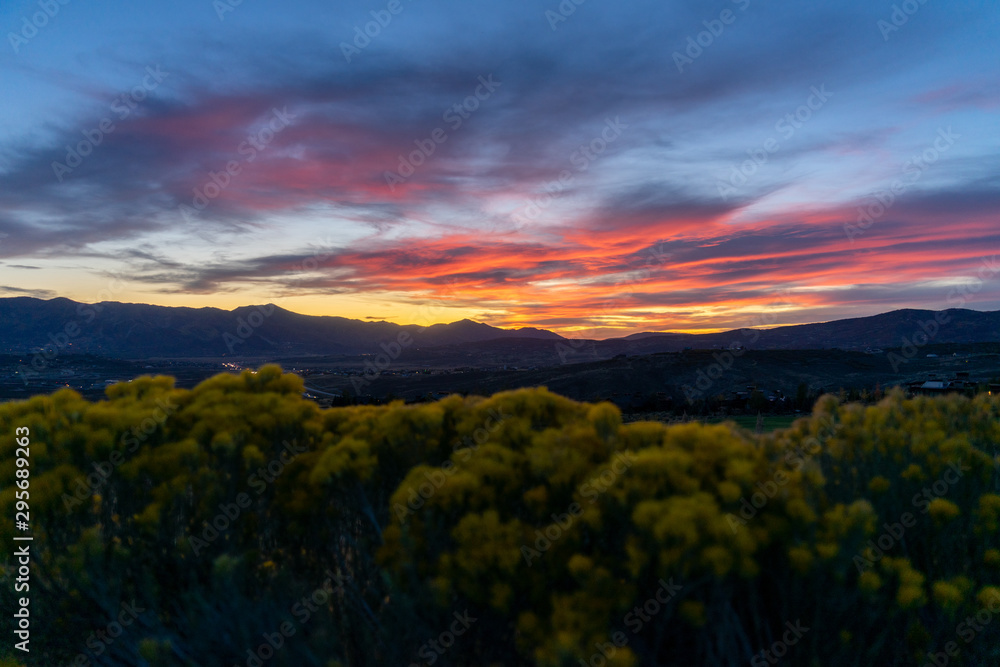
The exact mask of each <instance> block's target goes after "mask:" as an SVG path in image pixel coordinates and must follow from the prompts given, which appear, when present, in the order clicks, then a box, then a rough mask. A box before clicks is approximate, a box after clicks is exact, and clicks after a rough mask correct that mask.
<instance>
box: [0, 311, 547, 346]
mask: <svg viewBox="0 0 1000 667" xmlns="http://www.w3.org/2000/svg"><path fill="white" fill-rule="evenodd" d="M0 324H2V326H0V349H2V350H6V351H8V352H13V353H26V352H29V351H31V350H33V349H37V348H39V347H49V346H56V347H59V348H61V349H63V350H67V351H70V352H81V353H82V352H88V353H93V354H101V355H104V356H119V357H127V358H148V357H222V356H239V357H268V356H275V355H288V354H303V355H312V354H346V355H358V354H376V353H380V352H382V349H381V347H380V346H381V345H382V344H384V343H385V344H388V343H390V342H392V341H397V340H399V337H400V335H401V334H405V335H406V336H410V337H411V338H412V341H413V342H412V343H411V345H413V346H441V345H456V344H459V343H474V342H482V341H488V340H493V339H504V338H538V339H549V340H560V339H561V338H562V337H561V336H559V335H558V334H555V333H552V332H551V331H543V330H540V329H531V328H526V329H515V330H509V329H498V328H496V327H491V326H489V325H487V324H480V323H478V322H472V321H471V320H462V321H459V322H452V323H451V324H435V325H433V326H429V327H422V326H417V325H405V326H401V325H398V324H393V323H390V322H363V321H361V320H352V319H348V318H344V317H317V316H311V315H300V314H298V313H293V312H291V311H288V310H285V309H283V308H279V307H278V306H274V305H264V306H243V307H240V308H236V309H234V310H231V311H227V310H221V309H219V308H178V307H167V306H150V305H144V304H133V303H117V302H103V303H100V304H92V305H91V304H82V303H77V302H75V301H71V300H69V299H63V298H58V299H51V300H48V301H46V300H41V299H34V298H29V297H15V298H8V299H0ZM403 340H404V341H405V340H406V337H405V336H404V337H403Z"/></svg>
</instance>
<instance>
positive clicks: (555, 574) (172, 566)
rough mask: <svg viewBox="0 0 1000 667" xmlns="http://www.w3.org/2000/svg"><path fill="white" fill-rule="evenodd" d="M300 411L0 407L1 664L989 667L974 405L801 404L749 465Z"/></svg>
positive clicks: (282, 396)
mask: <svg viewBox="0 0 1000 667" xmlns="http://www.w3.org/2000/svg"><path fill="white" fill-rule="evenodd" d="M302 390H303V387H302V382H301V380H300V379H299V378H298V377H296V376H294V375H290V374H282V372H281V370H280V369H279V368H278V367H276V366H265V367H263V368H262V369H261V370H260V371H259V372H256V373H251V372H245V373H243V374H242V375H241V376H234V375H219V376H217V377H215V378H212V379H210V380H207V381H205V382H203V383H202V384H200V385H198V386H197V387H196V388H194V389H193V390H181V389H175V388H174V387H173V381H172V379H171V378H169V377H155V378H149V377H146V378H139V379H137V380H135V381H133V382H131V383H123V384H118V385H114V386H112V387H109V388H108V390H107V400H105V401H99V402H88V401H86V400H84V399H82V398H81V397H80V396H79V395H78V394H76V393H74V392H72V391H70V390H64V391H60V392H57V393H55V394H53V395H52V396H37V397H34V398H32V399H30V400H28V401H23V402H16V403H7V404H4V405H2V406H0V433H3V434H4V437H3V440H2V445H0V446H2V450H3V451H2V453H3V456H2V457H0V462H2V463H0V467H2V474H0V481H2V490H0V505H2V516H3V517H4V521H3V522H2V529H0V541H2V544H4V545H12V544H14V543H13V542H12V537H13V535H14V534H15V531H14V530H13V526H12V521H11V519H12V517H13V516H14V503H15V498H14V492H15V488H14V486H13V485H12V481H13V480H14V479H15V470H14V463H13V461H14V458H15V456H14V449H15V444H14V438H13V434H14V429H15V427H19V426H27V427H28V428H29V429H30V434H31V435H30V437H31V442H32V445H31V467H30V470H31V477H30V480H31V486H30V505H31V519H32V531H31V532H32V534H33V535H34V537H35V539H34V542H33V543H32V554H33V563H32V574H31V590H30V597H31V607H30V609H31V618H32V635H31V653H30V654H28V655H27V656H25V655H24V654H23V653H21V652H19V651H15V650H13V648H12V646H13V643H14V641H15V640H14V639H11V638H12V637H13V634H12V630H13V622H12V619H11V614H10V613H8V610H13V609H15V608H16V602H15V598H16V597H19V596H21V595H24V594H23V593H14V591H13V574H14V565H15V561H14V559H13V558H12V557H11V556H10V552H11V551H13V548H12V547H8V546H5V550H8V549H9V550H8V551H5V553H6V558H5V561H6V567H5V572H6V580H5V582H4V583H3V585H2V586H0V601H2V605H3V610H4V618H5V619H6V622H7V624H8V626H9V628H8V629H7V630H5V636H6V637H7V638H8V639H7V640H5V641H4V642H3V646H2V648H0V663H2V661H3V658H4V657H8V658H15V659H18V660H20V661H22V662H23V663H24V664H26V665H44V666H46V667H50V666H54V665H64V664H66V665H68V664H76V665H155V666H160V665H164V666H165V665H225V666H229V665H240V666H244V665H246V666H247V667H255V666H256V667H261V666H262V665H266V666H268V667H271V666H276V665H281V666H286V665H287V666H313V665H315V666H324V667H331V666H334V665H337V666H342V667H348V666H349V667H361V666H365V667H367V666H376V665H404V666H405V665H412V664H416V665H429V664H436V665H469V666H472V665H476V666H488V665H511V666H512V665H539V666H545V667H557V666H566V667H569V666H571V665H573V666H575V665H580V664H584V665H593V666H594V667H599V666H600V665H605V664H606V665H610V666H614V667H617V666H626V665H667V666H682V665H683V666H687V665H695V664H698V665H721V666H729V665H746V664H753V665H764V664H773V663H774V662H777V660H778V659H779V658H782V659H784V660H785V661H787V663H786V664H789V665H806V666H814V665H815V666H819V665H824V666H825V665H831V666H833V665H836V666H850V665H856V666H861V665H924V664H926V663H927V662H928V661H929V660H931V658H929V657H928V654H931V656H932V657H933V656H937V655H940V656H944V657H945V658H946V659H947V664H949V665H995V664H1000V641H998V640H1000V618H997V616H998V614H1000V539H998V531H1000V474H998V454H1000V445H998V443H1000V400H998V399H997V398H996V397H990V396H987V395H980V396H977V397H975V398H974V399H969V398H966V397H962V396H948V397H943V398H934V399H930V398H917V399H912V400H906V399H904V398H903V396H902V395H901V394H900V393H893V394H890V395H889V396H888V397H886V398H885V399H884V400H883V401H882V402H881V403H879V404H878V405H876V406H867V407H865V406H861V405H857V404H848V405H842V404H840V403H839V402H838V400H837V399H836V398H835V397H833V396H825V397H823V398H821V399H820V400H819V402H818V403H817V404H816V406H815V408H814V410H813V413H812V415H811V416H809V417H807V418H804V419H801V420H798V421H796V422H795V423H794V424H793V425H792V426H791V427H790V428H788V429H783V430H778V431H775V432H773V433H765V434H763V435H759V436H758V435H754V434H753V433H752V432H751V431H749V430H745V429H741V428H736V429H735V430H734V428H733V426H732V425H729V424H712V425H705V424H697V423H692V424H679V425H670V426H668V425H664V424H660V423H652V422H639V423H634V424H628V425H622V423H621V416H620V414H619V412H618V410H617V409H616V408H615V407H613V406H612V405H610V404H597V405H589V404H583V403H576V402H573V401H570V400H568V399H565V398H563V397H560V396H558V395H555V394H552V393H550V392H548V391H546V390H544V389H531V390H518V391H513V392H506V393H501V394H497V395H495V396H493V397H491V398H471V397H470V398H462V397H459V396H451V397H448V398H446V399H445V400H442V401H439V402H437V403H433V404H424V405H417V406H404V405H402V404H401V403H396V404H393V405H389V406H355V407H346V408H332V409H327V410H322V409H320V408H319V407H317V406H316V405H315V404H314V403H312V402H310V401H308V400H305V399H303V398H302V396H301V394H302ZM977 615H978V616H977ZM970 619H971V622H970ZM124 620H129V621H130V622H129V624H128V625H127V626H126V625H124V624H121V625H118V622H119V621H124ZM116 625H117V627H116ZM790 628H795V631H794V632H793V631H792V630H790ZM112 634H113V635H114V636H113V637H112V636H110V635H112ZM950 649H953V651H952V653H951V654H950V655H949V654H948V653H946V651H948V650H950ZM762 651H767V653H761V652H762ZM81 656H82V657H81ZM937 659H938V660H940V659H941V658H940V657H938V658H937ZM581 661H582V662H581ZM772 661H773V662H772ZM2 664H6V663H2ZM10 664H15V663H13V662H11V663H10ZM930 664H939V663H934V662H933V661H932V662H931V663H930Z"/></svg>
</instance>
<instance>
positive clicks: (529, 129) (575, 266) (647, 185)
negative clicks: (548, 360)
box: [0, 0, 1000, 338]
mask: <svg viewBox="0 0 1000 667" xmlns="http://www.w3.org/2000/svg"><path fill="white" fill-rule="evenodd" d="M235 2H237V0H216V1H215V2H213V1H212V0H175V1H172V2H151V1H148V0H146V1H137V2H129V3H123V2H87V1H86V0H68V1H67V3H66V4H60V3H59V2H58V1H57V0H51V3H52V4H51V7H50V8H49V11H50V12H53V11H54V12H55V13H54V15H52V16H47V15H45V13H44V9H43V6H48V5H47V3H46V1H45V0H43V2H42V3H41V4H39V2H38V1H37V0H35V1H23V0H13V1H12V2H9V3H4V4H3V7H2V8H0V28H2V32H3V34H4V35H5V38H4V44H3V45H2V47H0V87H2V91H3V102H2V104H0V233H2V237H0V296H37V297H41V298H51V297H55V296H65V297H69V298H72V299H75V300H78V301H86V302H94V301H101V300H115V301H130V302H142V303H156V304H164V305H185V306H218V307H224V308H233V307H236V306H239V305H245V304H255V303H266V302H272V303H276V304H278V305H280V306H282V307H284V308H288V309H290V310H294V311H297V312H302V313H308V314H317V315H319V314H322V315H341V316H345V317H354V318H359V319H365V318H371V319H385V320H389V321H393V322H398V323H401V324H403V323H416V324H431V323H433V322H441V321H454V320H458V319H462V318H466V317H468V318H471V319H475V320H478V321H483V322H487V323H489V324H492V325H494V326H501V327H517V326H537V327H542V328H547V329H551V330H555V331H560V332H562V333H569V332H573V331H576V332H580V333H582V334H584V335H587V336H590V337H598V338H600V337H607V336H615V335H624V334H628V333H633V332H636V331H641V330H646V331H667V330H670V331H710V330H719V329H730V328H736V327H742V326H754V325H768V326H773V325H779V324H792V323H800V322H816V321H826V320H832V319H839V318H843V317H853V316H861V315H871V314H875V313H880V312H885V311H889V310H894V309H897V308H908V307H909V308H929V309H943V308H948V307H952V306H955V305H960V304H959V298H961V303H962V304H964V305H965V306H966V307H970V308H975V309H978V310H996V309H1000V268H998V269H996V270H994V271H993V272H992V273H991V272H990V271H988V270H986V269H984V268H983V267H985V266H997V265H996V262H997V261H1000V122H998V121H1000V6H998V5H997V4H996V3H985V2H966V1H961V0H959V1H952V0H949V1H948V2H945V1H944V0H925V1H924V2H923V3H921V2H920V1H919V0H908V1H907V2H902V3H900V2H893V1H891V0H874V1H873V0H864V1H862V0H852V1H847V2H834V1H821V2H808V3H806V2H798V3H777V2H764V1H763V0H736V1H730V0H724V1H723V0H716V1H712V2H704V1H700V2H695V1H693V0H690V1H684V2H666V1H664V0H655V1H649V2H647V1H644V0H643V1H635V2H632V1H630V2H628V3H622V2H609V1H607V0H564V1H563V2H562V4H561V5H560V3H559V1H558V0H525V1H522V2H498V1H494V2H458V1H444V0H441V1H438V0H364V1H362V0H344V1H341V2H330V1H329V0H326V1H324V2H311V1H306V0H294V1H292V2H288V1H284V2H278V1H277V0H243V1H242V2H240V3H239V4H234V3H235ZM578 3H579V4H578ZM52 8H56V9H55V10H53V9H52ZM560 8H561V9H560ZM56 10H57V11H56ZM373 13H374V14H373ZM43 19H44V20H43ZM379 21H381V24H380V23H379ZM39 25H40V26H41V27H37V26H39ZM366 28H367V30H368V33H369V34H368V35H366V34H365V30H366ZM370 35H374V36H370ZM456 105H457V106H456ZM411 168H412V171H411ZM227 170H228V171H227ZM880 200H881V202H880ZM977 276H978V278H984V280H983V282H982V283H976V282H975V280H977ZM963 290H964V292H963Z"/></svg>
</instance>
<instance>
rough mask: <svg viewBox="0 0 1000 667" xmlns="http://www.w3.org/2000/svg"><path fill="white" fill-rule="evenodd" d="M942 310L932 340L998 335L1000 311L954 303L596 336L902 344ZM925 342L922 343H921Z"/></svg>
mask: <svg viewBox="0 0 1000 667" xmlns="http://www.w3.org/2000/svg"><path fill="white" fill-rule="evenodd" d="M938 312H941V315H940V316H939V320H940V321H942V322H944V324H941V325H939V327H938V329H937V331H936V332H934V334H933V337H932V338H931V340H930V342H933V343H992V342H998V341H1000V311H992V312H981V311H978V310H967V309H959V308H951V309H948V310H945V311H933V310H915V309H911V308H907V309H904V310H894V311H892V312H889V313H882V314H881V315H872V316H870V317H855V318H851V319H846V320H835V321H833V322H822V323H818V324H797V325H792V326H785V327H777V328H774V329H764V330H754V329H736V330H733V331H725V332H721V333H713V334H681V333H655V334H634V335H632V336H628V337H626V338H615V339H610V340H605V341H597V342H596V346H597V349H598V350H601V351H604V350H605V349H607V351H608V352H611V351H613V352H614V353H622V352H626V353H643V352H646V353H649V352H676V351H678V350H683V349H684V348H685V347H692V348H702V349H705V348H713V347H729V346H730V345H742V346H744V347H746V348H750V349H757V350H791V349H798V350H810V349H824V348H841V349H845V350H864V349H865V348H868V347H872V348H888V347H901V346H902V345H904V344H905V341H904V338H905V339H906V340H909V341H910V342H913V341H914V336H917V342H922V341H923V333H924V329H923V328H922V327H921V323H925V324H926V325H927V326H926V328H927V332H928V333H929V332H932V331H934V326H933V325H934V324H935V315H937V314H938ZM921 347H922V345H921Z"/></svg>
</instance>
